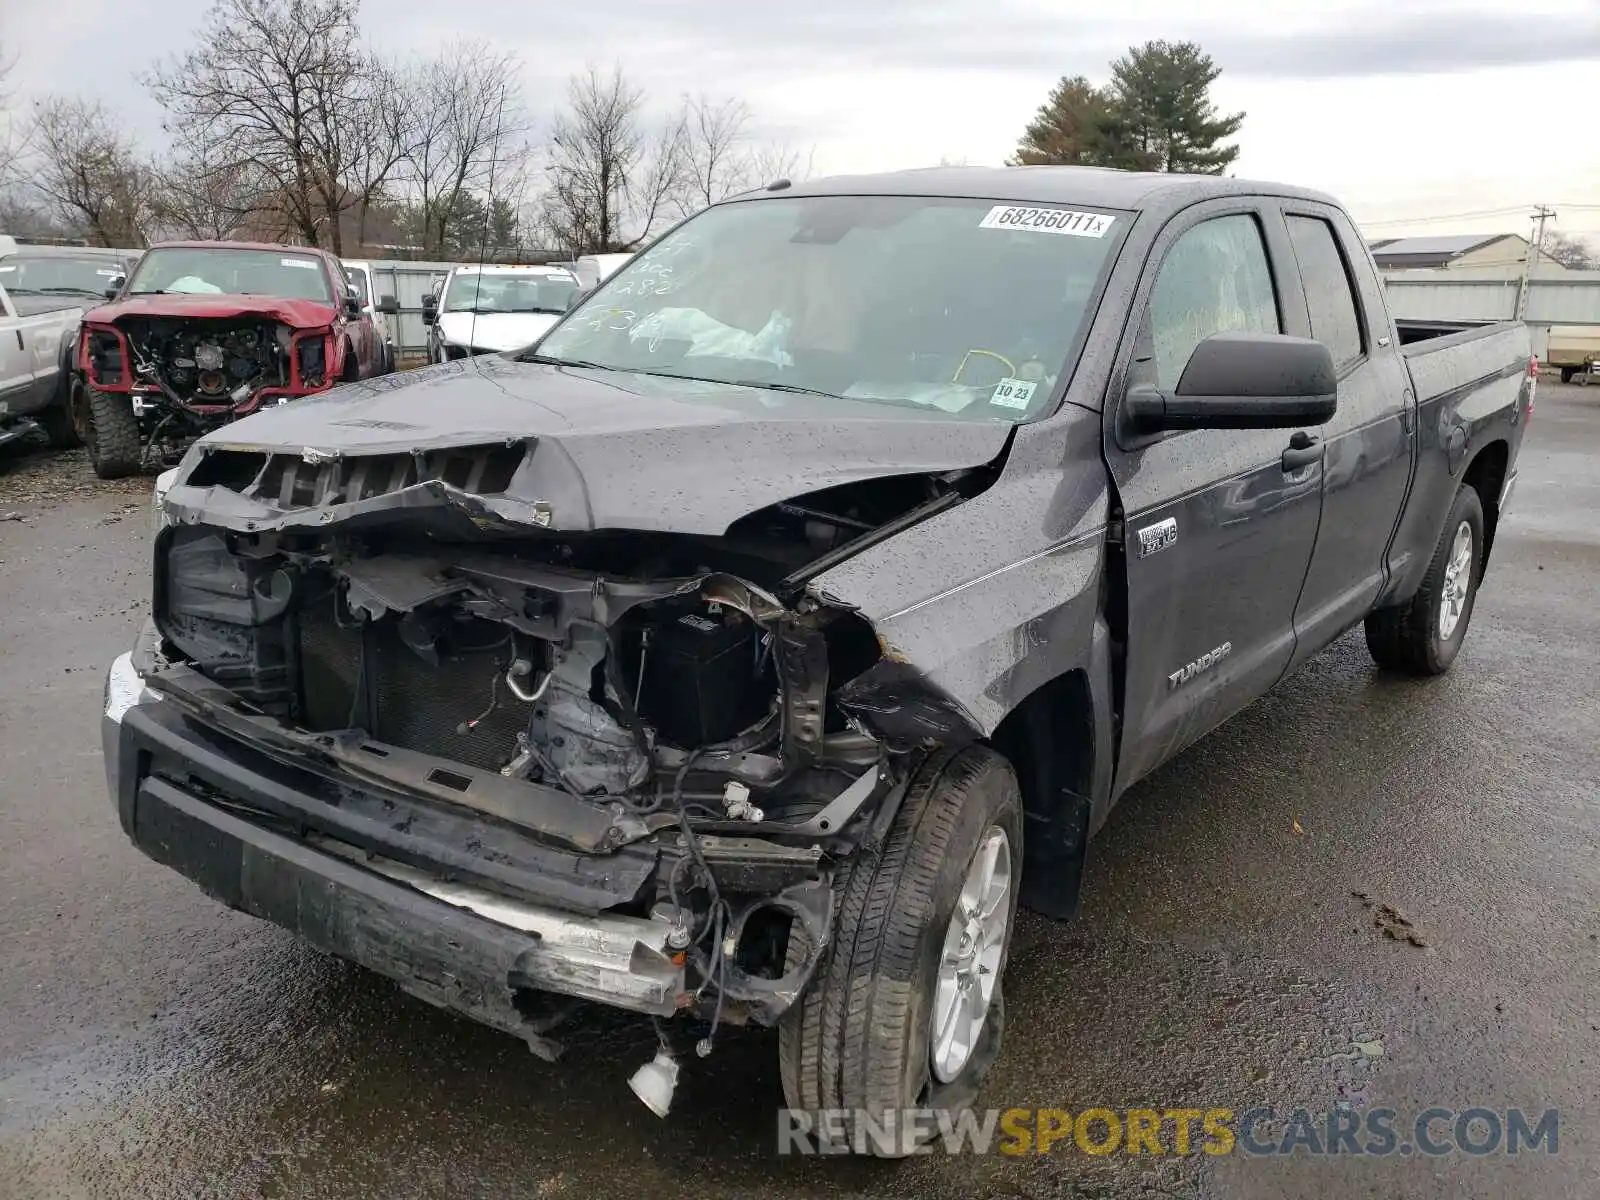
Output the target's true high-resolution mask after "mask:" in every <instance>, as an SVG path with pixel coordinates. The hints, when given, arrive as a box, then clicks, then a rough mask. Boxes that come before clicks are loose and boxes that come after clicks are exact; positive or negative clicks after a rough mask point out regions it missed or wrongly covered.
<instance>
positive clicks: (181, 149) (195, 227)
mask: <svg viewBox="0 0 1600 1200" xmlns="http://www.w3.org/2000/svg"><path fill="white" fill-rule="evenodd" d="M274 195H275V189H274V186H273V183H272V181H271V180H270V179H268V178H266V177H265V176H264V175H263V173H262V172H261V171H259V170H258V169H256V168H255V167H254V166H253V165H252V164H250V163H248V162H246V163H241V162H238V161H237V160H236V158H235V156H234V155H232V154H230V153H228V151H227V148H226V147H221V146H218V145H217V144H215V143H214V142H212V141H211V140H210V139H207V138H204V137H201V138H199V139H193V138H191V139H185V141H183V142H181V143H180V145H179V146H178V148H177V150H176V152H175V153H174V155H173V157H172V158H171V159H170V160H169V161H168V162H166V163H164V164H162V165H161V166H160V167H158V168H157V170H156V187H155V194H154V197H153V200H152V209H153V211H154V215H155V219H156V223H157V224H158V225H159V226H160V227H161V229H162V230H163V231H164V232H170V233H173V234H177V235H180V236H183V237H190V238H205V239H209V240H222V239H224V238H228V237H231V236H233V235H234V234H236V233H238V232H240V231H241V230H243V229H245V228H247V227H248V226H249V225H250V224H251V222H252V221H254V220H256V219H257V218H258V217H260V216H261V215H262V214H263V213H264V212H267V211H269V210H270V206H271V202H272V200H273V197H274Z"/></svg>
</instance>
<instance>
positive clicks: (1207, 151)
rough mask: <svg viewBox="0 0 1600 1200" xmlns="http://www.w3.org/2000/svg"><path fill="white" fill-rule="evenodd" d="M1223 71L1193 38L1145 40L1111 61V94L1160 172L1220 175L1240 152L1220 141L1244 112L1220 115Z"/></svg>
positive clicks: (1230, 133) (1241, 119)
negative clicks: (1214, 93)
mask: <svg viewBox="0 0 1600 1200" xmlns="http://www.w3.org/2000/svg"><path fill="white" fill-rule="evenodd" d="M1221 74H1222V68H1221V67H1219V66H1217V65H1216V63H1214V62H1213V61H1212V59H1211V56H1210V55H1208V54H1206V53H1204V52H1203V51H1202V50H1201V49H1200V47H1199V46H1197V45H1196V44H1195V43H1194V42H1165V41H1154V42H1146V43H1145V44H1144V45H1143V46H1136V47H1134V48H1133V49H1130V50H1129V51H1128V53H1127V54H1125V55H1124V56H1123V57H1121V58H1119V59H1117V61H1116V62H1114V63H1112V64H1111V88H1110V90H1111V93H1112V95H1113V97H1114V100H1113V103H1114V106H1115V108H1116V110H1117V112H1118V113H1119V114H1120V115H1121V117H1122V119H1123V121H1124V122H1125V123H1126V126H1127V131H1128V137H1129V139H1130V141H1131V142H1132V144H1133V145H1134V146H1136V147H1137V148H1138V150H1139V152H1140V153H1141V154H1144V155H1146V156H1148V158H1149V159H1150V161H1151V165H1152V168H1153V169H1155V170H1158V171H1186V172H1189V173H1192V174H1197V175H1220V174H1222V172H1223V171H1224V170H1225V169H1226V168H1227V166H1228V164H1230V163H1231V162H1233V160H1234V159H1236V158H1238V157H1239V147H1237V146H1224V145H1221V144H1220V143H1222V142H1223V141H1224V140H1225V139H1227V138H1231V137H1232V136H1233V135H1234V134H1236V133H1238V132H1239V127H1240V126H1241V125H1243V124H1244V116H1245V115H1244V113H1242V112H1240V113H1231V114H1229V115H1227V116H1222V115H1219V114H1218V112H1217V108H1216V105H1214V104H1212V103H1211V96H1210V92H1211V85H1212V84H1213V83H1215V82H1216V80H1217V77H1218V76H1219V75H1221Z"/></svg>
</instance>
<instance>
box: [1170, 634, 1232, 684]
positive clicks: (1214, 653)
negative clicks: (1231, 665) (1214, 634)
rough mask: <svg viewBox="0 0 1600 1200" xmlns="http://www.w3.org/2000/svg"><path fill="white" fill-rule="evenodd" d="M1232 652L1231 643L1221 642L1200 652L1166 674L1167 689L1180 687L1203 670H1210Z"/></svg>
mask: <svg viewBox="0 0 1600 1200" xmlns="http://www.w3.org/2000/svg"><path fill="white" fill-rule="evenodd" d="M1232 653H1233V643H1232V642H1223V643H1222V645H1220V646H1218V647H1217V648H1216V649H1215V650H1210V651H1207V652H1206V653H1205V654H1202V655H1201V656H1200V657H1199V658H1197V659H1195V660H1194V661H1193V662H1192V663H1186V664H1185V665H1183V666H1181V667H1179V668H1178V669H1177V670H1176V671H1174V672H1173V673H1172V674H1170V675H1168V676H1167V686H1168V689H1169V690H1170V689H1171V688H1177V687H1182V686H1183V685H1184V684H1186V683H1188V682H1189V680H1191V679H1193V678H1194V677H1195V676H1196V675H1199V674H1201V673H1202V672H1204V671H1209V670H1211V668H1212V667H1214V666H1216V665H1217V664H1218V663H1219V662H1221V661H1222V660H1223V659H1225V658H1227V657H1228V655H1230V654H1232Z"/></svg>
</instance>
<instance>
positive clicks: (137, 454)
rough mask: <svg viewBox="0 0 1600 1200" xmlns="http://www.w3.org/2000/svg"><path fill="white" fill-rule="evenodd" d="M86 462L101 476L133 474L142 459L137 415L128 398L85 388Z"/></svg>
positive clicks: (142, 441) (136, 472) (115, 476)
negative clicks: (86, 417) (87, 410)
mask: <svg viewBox="0 0 1600 1200" xmlns="http://www.w3.org/2000/svg"><path fill="white" fill-rule="evenodd" d="M87 393H88V409H89V428H88V435H89V436H88V437H87V439H85V440H86V441H87V442H88V444H89V463H90V465H91V466H93V467H94V473H95V474H96V475H98V476H99V477H100V478H101V479H121V478H123V477H124V476H126V475H136V474H138V472H139V468H140V466H141V464H142V463H143V461H144V438H143V437H142V435H141V434H140V432H139V418H138V417H136V416H134V415H133V405H132V403H130V402H129V400H128V397H126V396H121V395H118V394H116V393H114V392H102V391H97V390H96V389H94V388H88V389H87Z"/></svg>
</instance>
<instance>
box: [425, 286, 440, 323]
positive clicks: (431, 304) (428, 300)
mask: <svg viewBox="0 0 1600 1200" xmlns="http://www.w3.org/2000/svg"><path fill="white" fill-rule="evenodd" d="M438 315H439V297H437V296H435V295H433V294H432V293H429V294H428V295H426V296H424V297H423V298H422V323H423V324H424V325H432V324H433V322H434V318H435V317H437V316H438Z"/></svg>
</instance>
